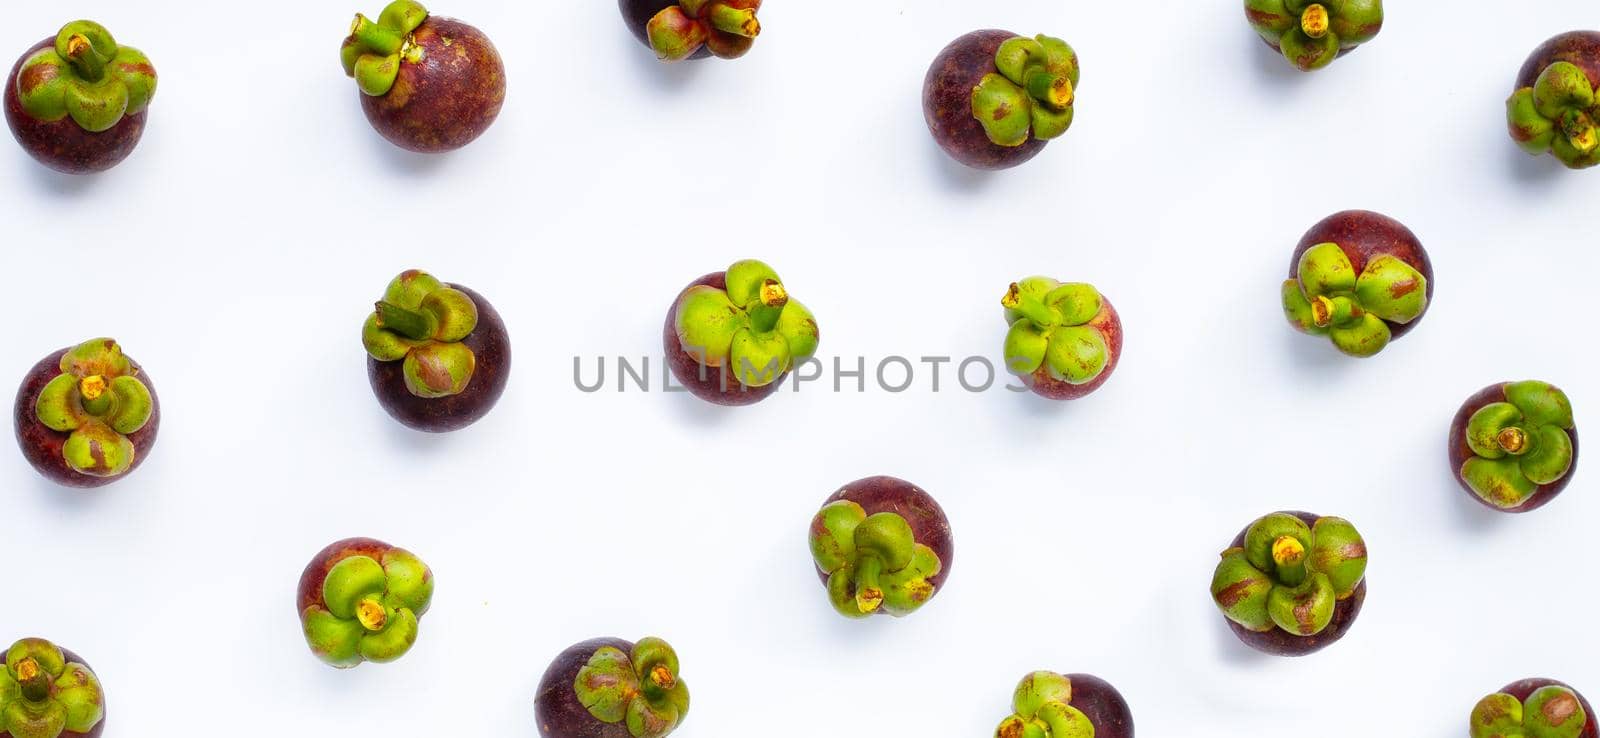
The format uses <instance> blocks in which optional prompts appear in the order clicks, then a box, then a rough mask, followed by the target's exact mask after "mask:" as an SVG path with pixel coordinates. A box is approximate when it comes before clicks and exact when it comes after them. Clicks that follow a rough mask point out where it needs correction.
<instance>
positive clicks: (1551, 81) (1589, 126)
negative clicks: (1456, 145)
mask: <svg viewBox="0 0 1600 738" xmlns="http://www.w3.org/2000/svg"><path fill="white" fill-rule="evenodd" d="M1506 123H1507V124H1508V125H1509V127H1510V128H1511V138H1512V139H1513V140H1515V141H1516V142H1517V145H1519V146H1521V147H1522V148H1523V149H1524V150H1526V151H1527V152H1528V153H1530V154H1533V155H1535V156H1537V155H1540V154H1544V153H1549V154H1551V155H1553V156H1555V158H1556V159H1559V160H1560V161H1561V163H1562V164H1565V165H1567V166H1568V167H1569V168H1572V169H1587V168H1589V167H1592V166H1594V165H1596V164H1600V33H1596V32H1594V31H1573V32H1570V33H1563V34H1561V35H1559V36H1556V37H1555V38H1552V39H1550V40H1549V41H1546V42H1544V44H1543V45H1541V46H1540V47H1539V48H1537V49H1535V50H1534V52H1533V54H1532V55H1531V56H1529V57H1528V61H1527V62H1525V63H1524V64H1523V65H1522V70H1521V71H1520V72H1518V73H1517V83H1516V87H1515V89H1514V90H1513V91H1512V93H1511V98H1510V99H1509V100H1507V101H1506Z"/></svg>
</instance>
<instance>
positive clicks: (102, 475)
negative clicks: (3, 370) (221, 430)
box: [13, 338, 161, 488]
mask: <svg viewBox="0 0 1600 738" xmlns="http://www.w3.org/2000/svg"><path fill="white" fill-rule="evenodd" d="M13 420H14V424H15V428H16V433H17V445H18V446H19V447H20V448H21V449H22V455H23V456H24V457H25V458H27V460H28V463H29V464H30V465H32V466H33V468H34V469H35V470H36V471H38V472H39V473H40V474H41V475H43V476H44V477H45V478H46V479H49V480H50V481H52V482H55V483H57V484H61V485H64V486H67V487H79V488H91V487H101V486H104V485H107V484H110V483H112V482H115V481H117V480H118V479H121V478H123V477H124V476H126V475H128V474H130V473H132V472H133V470H134V469H137V468H139V465H140V464H142V463H144V460H145V459H146V458H147V457H149V455H150V450H151V449H152V448H154V447H155V443H156V433H157V431H159V430H160V428H161V401H160V399H159V398H158V397H157V396H156V391H155V387H154V385H152V384H151V383H150V376H149V375H148V374H146V373H145V372H144V368H143V367H141V366H139V362H137V361H134V360H133V359H132V358H131V357H128V356H125V355H123V353H122V346H120V345H119V344H118V343H117V342H116V341H114V340H112V339H109V338H96V339H93V340H90V341H85V342H83V343H81V344H78V345H77V346H74V347H72V348H66V349H62V350H60V351H57V352H55V353H53V354H50V355H49V356H46V357H44V358H43V359H41V360H40V361H39V363H37V364H35V365H34V366H33V369H31V370H29V371H28V375H27V376H26V377H25V378H23V380H22V386H21V387H20V388H18V389H17V399H16V404H15V406H14V407H13Z"/></svg>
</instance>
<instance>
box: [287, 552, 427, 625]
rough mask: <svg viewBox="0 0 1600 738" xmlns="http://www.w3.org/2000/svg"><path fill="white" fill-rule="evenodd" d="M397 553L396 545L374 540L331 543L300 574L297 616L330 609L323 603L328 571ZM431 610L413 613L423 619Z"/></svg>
mask: <svg viewBox="0 0 1600 738" xmlns="http://www.w3.org/2000/svg"><path fill="white" fill-rule="evenodd" d="M393 550H395V547H394V546H391V545H389V544H387V543H384V542H383V541H379V540H376V539H372V538H346V539H344V540H342V541H335V542H333V543H330V544H328V545H327V547H325V548H323V549H322V550H321V551H318V552H317V555H316V556H313V557H311V563H309V564H306V568H305V570H304V571H302V572H300V586H299V587H297V588H296V589H295V603H294V604H295V608H294V612H295V615H296V616H299V615H302V614H303V613H305V611H306V608H308V607H311V606H312V605H319V606H322V607H327V603H326V602H324V601H323V600H322V583H323V582H325V581H327V579H328V572H330V571H333V567H334V565H336V564H338V563H339V562H341V561H344V560H345V559H349V558H354V557H356V556H365V557H367V558H369V559H372V560H373V561H377V562H379V563H382V561H383V557H384V555H385V554H387V553H389V552H390V551H393ZM430 576H431V575H430ZM427 611H428V609H427V608H426V607H424V608H423V609H422V610H421V611H420V612H416V613H413V614H415V615H416V616H417V617H419V618H420V617H422V616H423V614H424V613H426V612H427Z"/></svg>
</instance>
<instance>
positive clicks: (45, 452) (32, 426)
mask: <svg viewBox="0 0 1600 738" xmlns="http://www.w3.org/2000/svg"><path fill="white" fill-rule="evenodd" d="M68 350H69V349H61V350H60V351H57V352H55V353H53V354H51V355H49V356H46V357H44V358H43V359H40V360H39V363H37V364H34V365H33V368H32V369H30V370H28V376H27V377H26V378H24V379H23V380H22V386H21V387H19V388H18V389H17V401H16V406H15V407H14V408H13V413H12V417H13V419H14V423H15V427H16V432H17V446H19V447H20V448H21V449H22V455H23V457H24V458H26V459H27V460H28V463H29V464H31V465H32V466H33V468H34V470H35V471H37V472H39V473H40V474H41V475H43V476H44V477H45V478H46V479H49V480H50V481H52V482H55V483H56V484H59V485H62V486H64V487H76V488H79V489H92V488H95V487H104V486H106V485H108V484H111V483H112V482H115V481H117V480H118V479H122V478H123V477H126V476H128V475H130V474H132V473H133V472H134V471H135V470H136V469H138V468H139V465H140V464H143V463H144V460H145V459H146V458H148V457H149V456H150V450H151V449H152V448H154V447H155V445H156V433H157V432H158V431H159V430H160V429H161V398H159V397H157V396H156V386H155V384H153V383H151V381H150V375H149V374H146V373H145V371H144V368H143V367H140V366H139V362H137V361H134V360H133V357H131V356H130V357H128V361H129V362H130V363H131V364H133V366H134V367H135V368H136V369H138V370H139V373H138V375H137V376H138V377H139V381H141V382H144V386H145V389H148V390H150V420H149V421H148V422H146V423H145V424H144V427H143V428H140V429H139V430H137V431H134V432H133V433H129V434H127V435H128V440H129V441H132V442H133V464H132V465H130V466H129V467H128V470H127V471H125V472H123V473H121V474H118V475H117V476H114V477H96V476H90V475H88V474H84V473H82V472H80V471H78V470H76V469H73V468H72V467H71V466H68V465H67V458H66V456H64V455H62V452H61V448H62V446H64V445H66V443H67V437H68V436H70V435H72V434H71V433H65V432H62V431H58V430H55V429H53V428H51V427H49V426H47V425H45V424H44V423H41V422H39V413H38V410H37V409H36V407H35V406H36V405H37V403H38V402H39V393H40V392H41V391H43V390H44V386H45V385H47V384H49V383H50V380H52V379H55V378H56V377H58V376H60V375H61V357H62V356H64V355H66V353H67V351H68ZM0 735H4V734H3V733H0Z"/></svg>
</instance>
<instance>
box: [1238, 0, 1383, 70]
mask: <svg viewBox="0 0 1600 738" xmlns="http://www.w3.org/2000/svg"><path fill="white" fill-rule="evenodd" d="M1244 10H1245V16H1246V17H1247V18H1248V19H1249V20H1250V26H1251V27H1252V28H1254V29H1255V30H1256V33H1258V34H1260V35H1261V37H1262V38H1263V39H1266V40H1267V42H1268V43H1270V44H1272V45H1273V46H1276V47H1278V48H1279V49H1281V50H1282V51H1283V56H1284V58H1286V59H1288V60H1289V63H1290V64H1293V65H1294V66H1295V67H1296V68H1297V69H1299V70H1300V71H1302V72H1310V71H1312V70H1316V69H1321V68H1323V67H1326V66H1328V65H1329V64H1332V63H1333V60H1334V59H1335V58H1337V57H1338V56H1339V52H1341V51H1344V50H1347V49H1353V48H1355V47H1357V46H1360V45H1361V44H1364V43H1366V42H1368V41H1371V40H1372V39H1373V38H1376V37H1377V35H1378V31H1380V30H1382V28H1383V0H1322V2H1309V1H1308V0H1245V3H1244Z"/></svg>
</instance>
